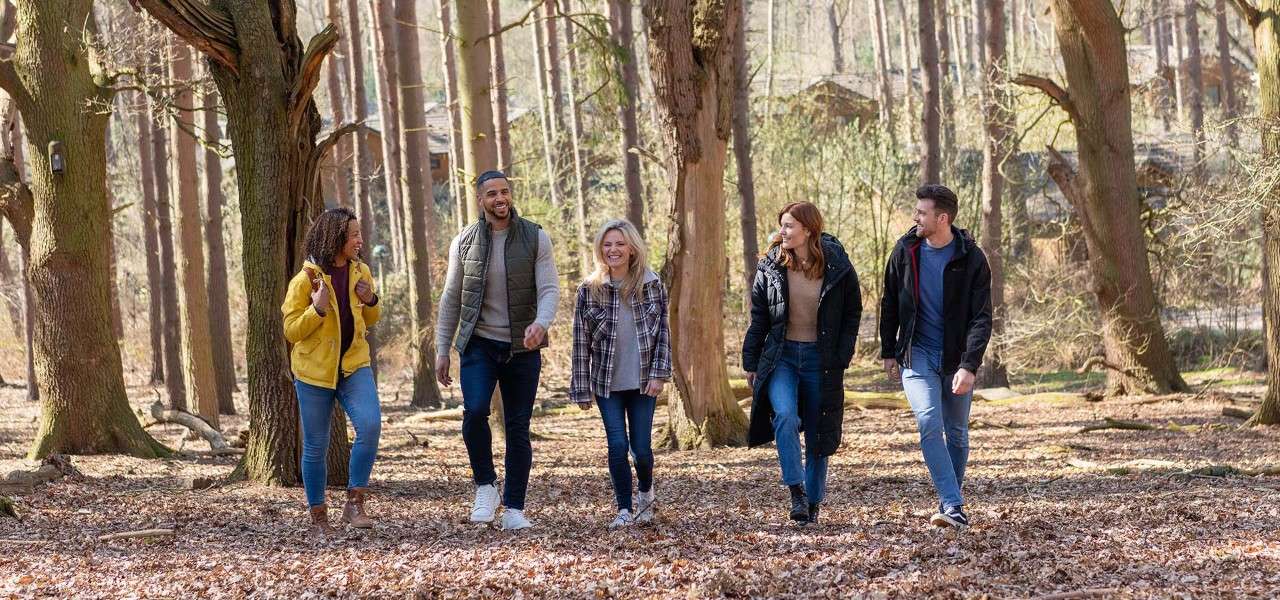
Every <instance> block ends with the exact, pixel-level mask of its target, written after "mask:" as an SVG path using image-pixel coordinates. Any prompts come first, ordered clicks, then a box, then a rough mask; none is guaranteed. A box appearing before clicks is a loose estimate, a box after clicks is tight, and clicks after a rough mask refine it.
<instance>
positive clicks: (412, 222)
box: [395, 0, 493, 408]
mask: <svg viewBox="0 0 1280 600" xmlns="http://www.w3.org/2000/svg"><path fill="white" fill-rule="evenodd" d="M462 4H465V5H471V4H476V3H475V2H463V3H462ZM395 19H396V23H397V25H398V26H397V27H396V29H397V32H396V37H397V43H398V44H399V51H398V52H396V60H397V62H398V64H397V66H396V68H397V70H398V77H399V79H400V106H401V107H402V108H403V109H404V110H402V111H401V113H400V135H401V136H403V138H402V140H401V142H400V145H401V146H402V147H404V171H405V187H404V192H405V212H406V213H408V217H409V240H408V242H409V256H408V258H409V275H410V277H409V281H410V285H409V304H410V306H412V307H413V346H416V348H414V347H412V346H411V348H410V350H411V351H412V352H413V353H414V360H415V363H414V370H413V399H412V400H411V401H410V404H412V405H413V406H416V407H419V408H435V407H439V406H441V405H443V400H442V399H441V398H440V388H438V387H436V371H435V368H436V355H435V341H434V337H433V335H432V331H433V330H432V327H431V323H432V320H431V248H433V247H434V244H433V240H432V239H431V238H430V236H429V233H430V232H433V231H439V229H438V228H437V227H436V225H435V201H434V196H433V195H432V192H431V164H430V160H431V156H430V154H429V152H428V147H427V131H426V115H425V114H424V113H423V110H424V109H423V106H424V104H423V101H422V58H421V55H420V54H419V47H418V30H417V26H416V25H415V24H416V23H417V22H418V20H417V11H416V8H415V6H414V0H395ZM484 23H485V27H484V29H483V32H487V31H488V21H487V20H485V21H484ZM483 35H484V33H481V36H480V37H483ZM486 56H487V54H486ZM486 73H487V70H486ZM488 98H489V97H488V91H487V90H486V91H485V95H484V96H483V101H482V102H481V104H483V105H484V106H486V107H487V106H489V102H488ZM487 121H488V123H490V125H492V123H493V119H487ZM489 133H490V134H492V131H491V132H489ZM489 139H492V137H490V138H489Z"/></svg>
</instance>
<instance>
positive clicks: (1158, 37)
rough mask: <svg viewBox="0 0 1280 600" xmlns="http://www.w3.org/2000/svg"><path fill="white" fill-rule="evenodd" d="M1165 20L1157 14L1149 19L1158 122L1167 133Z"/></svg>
mask: <svg viewBox="0 0 1280 600" xmlns="http://www.w3.org/2000/svg"><path fill="white" fill-rule="evenodd" d="M1166 27H1167V24H1166V23H1165V18H1164V17H1163V16H1161V15H1159V14H1157V15H1156V16H1155V17H1153V18H1152V19H1151V30H1152V38H1153V39H1154V40H1155V41H1154V42H1153V43H1154V44H1155V46H1156V72H1157V73H1158V74H1159V77H1157V78H1156V85H1157V86H1159V107H1158V109H1157V110H1159V112H1160V121H1161V123H1162V124H1163V126H1164V130H1165V131H1169V86H1168V84H1167V83H1166V82H1165V79H1164V71H1165V69H1166V68H1167V67H1168V66H1169V44H1168V43H1166V42H1167V36H1165V28H1166ZM1174 77H1177V70H1174Z"/></svg>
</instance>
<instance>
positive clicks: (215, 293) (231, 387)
mask: <svg viewBox="0 0 1280 600" xmlns="http://www.w3.org/2000/svg"><path fill="white" fill-rule="evenodd" d="M218 100H219V97H218V94H217V92H215V91H210V92H208V93H207V94H205V96H204V106H205V111H204V135H205V137H206V138H208V140H209V141H210V144H208V145H207V146H205V150H204V202H205V215H206V218H205V222H204V242H205V251H206V252H207V253H208V256H209V269H208V277H207V278H206V279H207V280H208V285H209V343H210V346H211V347H212V352H213V369H214V377H215V380H216V381H217V386H218V393H217V395H218V412H220V413H222V414H224V415H234V414H236V404H235V392H236V391H237V389H238V386H237V385H236V363H235V353H234V352H233V351H232V350H231V306H230V292H229V291H228V289H227V288H228V286H227V247H226V243H225V242H224V241H223V240H222V209H223V208H224V207H225V206H226V197H225V195H224V194H223V193H222V157H221V156H219V155H218V151H217V150H216V149H215V148H214V146H213V144H215V143H221V142H222V131H221V126H220V125H219V124H218ZM237 316H238V315H237Z"/></svg>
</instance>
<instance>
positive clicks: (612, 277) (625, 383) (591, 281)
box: [569, 219, 671, 529]
mask: <svg viewBox="0 0 1280 600" xmlns="http://www.w3.org/2000/svg"><path fill="white" fill-rule="evenodd" d="M593 250H594V252H593V254H594V255H595V264H596V266H595V271H594V272H592V273H591V274H590V275H589V276H587V279H586V280H585V281H583V282H582V285H580V286H578V299H577V303H576V306H575V308H574V311H573V379H572V381H571V383H570V386H569V396H570V397H571V398H572V399H573V401H574V402H577V403H578V406H579V407H580V408H582V410H589V409H590V408H591V404H592V402H596V403H599V405H600V417H601V419H602V420H603V421H604V431H605V437H606V439H607V440H608V444H609V477H610V478H611V479H612V480H613V491H614V496H615V497H616V499H617V501H618V516H617V517H616V518H615V519H614V520H613V522H612V523H610V524H609V528H610V529H615V528H618V527H625V526H627V525H631V524H632V523H636V522H640V523H647V522H649V521H652V520H653V514H654V493H653V445H652V433H651V430H652V429H653V411H654V407H655V406H656V404H657V397H658V394H661V393H662V388H663V386H665V385H666V383H667V381H668V380H669V379H670V378H671V345H670V337H671V336H670V329H669V328H668V324H667V290H666V288H665V287H663V285H662V281H660V280H659V279H658V276H657V275H656V274H654V272H653V271H652V270H650V269H649V267H648V263H647V262H646V260H645V246H644V240H642V239H640V232H638V231H636V228H635V226H634V225H632V224H631V223H629V222H627V221H626V220H624V219H613V220H611V221H609V222H607V223H605V224H604V226H603V227H601V228H600V232H599V233H597V234H596V238H595V244H594V245H593ZM628 426H629V427H628ZM628 450H630V452H631V455H632V456H634V457H635V470H636V479H637V480H638V483H639V486H638V487H639V493H638V494H636V499H635V502H634V503H633V502H632V498H631V465H630V464H629V463H628V461H627V452H628Z"/></svg>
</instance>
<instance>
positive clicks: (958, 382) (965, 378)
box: [951, 369, 974, 396]
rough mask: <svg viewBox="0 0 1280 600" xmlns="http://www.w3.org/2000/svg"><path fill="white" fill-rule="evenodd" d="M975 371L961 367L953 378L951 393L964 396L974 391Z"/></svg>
mask: <svg viewBox="0 0 1280 600" xmlns="http://www.w3.org/2000/svg"><path fill="white" fill-rule="evenodd" d="M973 379H974V376H973V373H972V372H971V371H969V370H968V369H960V370H959V371H956V376H955V378H953V379H952V380H951V393H952V394H955V395H957V396H963V395H965V394H968V393H969V392H972V391H973Z"/></svg>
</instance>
